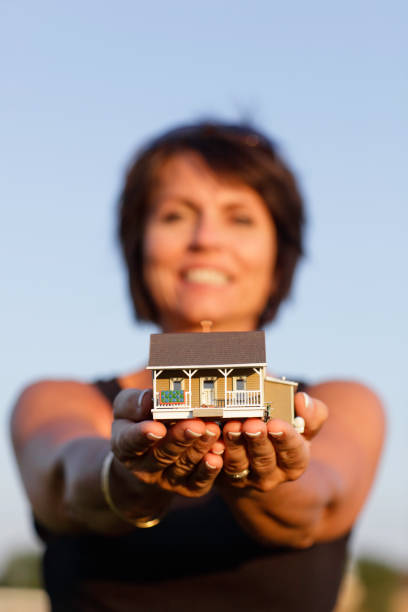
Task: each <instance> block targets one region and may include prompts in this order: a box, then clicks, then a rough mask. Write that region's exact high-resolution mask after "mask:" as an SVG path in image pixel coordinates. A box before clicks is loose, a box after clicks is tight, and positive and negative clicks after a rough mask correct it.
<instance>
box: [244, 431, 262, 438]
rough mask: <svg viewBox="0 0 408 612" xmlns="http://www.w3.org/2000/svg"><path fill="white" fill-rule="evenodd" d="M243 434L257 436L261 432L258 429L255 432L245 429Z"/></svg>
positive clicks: (250, 436) (251, 436)
mask: <svg viewBox="0 0 408 612" xmlns="http://www.w3.org/2000/svg"><path fill="white" fill-rule="evenodd" d="M245 435H246V436H248V437H249V438H257V437H258V436H260V435H261V432H260V431H255V432H252V431H246V432H245Z"/></svg>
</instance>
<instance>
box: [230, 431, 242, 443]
mask: <svg viewBox="0 0 408 612" xmlns="http://www.w3.org/2000/svg"><path fill="white" fill-rule="evenodd" d="M227 435H228V437H229V439H230V440H232V441H235V440H238V438H239V437H240V436H241V432H240V431H229V432H228V434H227Z"/></svg>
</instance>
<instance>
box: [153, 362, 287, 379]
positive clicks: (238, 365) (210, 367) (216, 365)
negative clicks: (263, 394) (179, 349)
mask: <svg viewBox="0 0 408 612" xmlns="http://www.w3.org/2000/svg"><path fill="white" fill-rule="evenodd" d="M266 365H267V364H266V363H211V364H210V365H208V364H203V365H201V364H200V365H198V364H196V363H194V364H192V365H187V364H184V365H174V366H169V365H155V366H146V370H158V369H159V368H162V369H163V370H181V369H182V368H205V369H207V370H217V369H218V368H253V367H256V366H258V367H262V366H266ZM277 380H279V379H277Z"/></svg>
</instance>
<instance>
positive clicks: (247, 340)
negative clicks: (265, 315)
mask: <svg viewBox="0 0 408 612" xmlns="http://www.w3.org/2000/svg"><path fill="white" fill-rule="evenodd" d="M229 364H231V365H233V364H234V365H261V364H262V365H266V355H265V332H263V331H253V332H209V333H202V332H195V333H181V334H152V335H151V336H150V358H149V365H148V366H147V367H148V368H176V367H183V368H185V367H189V366H221V365H229Z"/></svg>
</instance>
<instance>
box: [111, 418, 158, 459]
mask: <svg viewBox="0 0 408 612" xmlns="http://www.w3.org/2000/svg"><path fill="white" fill-rule="evenodd" d="M166 433H167V430H166V427H165V426H164V425H163V423H160V422H153V421H142V422H141V423H135V422H133V421H128V420H125V419H118V420H115V421H113V423H112V435H111V447H112V451H113V453H114V454H115V455H116V457H117V458H118V459H119V461H122V462H123V463H125V464H126V465H128V467H129V466H130V465H131V464H132V462H133V460H134V459H135V458H136V457H138V456H140V455H143V454H144V453H146V452H147V451H148V450H149V449H150V448H151V447H152V446H153V445H154V444H157V442H158V441H159V440H161V439H163V438H164V437H165V435H166ZM129 462H130V463H129Z"/></svg>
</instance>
